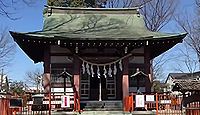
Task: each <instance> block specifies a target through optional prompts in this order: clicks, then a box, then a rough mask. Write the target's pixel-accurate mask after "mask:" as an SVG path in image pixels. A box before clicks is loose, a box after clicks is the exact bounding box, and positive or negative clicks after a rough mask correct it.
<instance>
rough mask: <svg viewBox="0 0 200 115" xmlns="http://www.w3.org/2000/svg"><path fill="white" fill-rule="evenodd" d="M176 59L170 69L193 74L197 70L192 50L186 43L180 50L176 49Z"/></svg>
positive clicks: (196, 61)
mask: <svg viewBox="0 0 200 115" xmlns="http://www.w3.org/2000/svg"><path fill="white" fill-rule="evenodd" d="M175 53H176V55H178V57H175V59H174V61H175V62H174V65H173V66H172V68H173V69H174V70H175V71H178V72H182V73H185V72H187V73H194V72H195V71H196V70H197V69H198V59H197V56H196V55H193V54H195V52H194V50H193V49H192V48H191V46H189V45H188V44H187V43H185V42H184V43H183V45H182V46H181V48H178V49H177V51H176V52H175Z"/></svg>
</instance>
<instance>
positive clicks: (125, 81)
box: [122, 58, 129, 110]
mask: <svg viewBox="0 0 200 115" xmlns="http://www.w3.org/2000/svg"><path fill="white" fill-rule="evenodd" d="M128 64H129V58H125V59H124V60H123V76H122V93H123V107H124V110H125V108H126V104H125V101H126V100H125V99H126V96H129V78H128Z"/></svg>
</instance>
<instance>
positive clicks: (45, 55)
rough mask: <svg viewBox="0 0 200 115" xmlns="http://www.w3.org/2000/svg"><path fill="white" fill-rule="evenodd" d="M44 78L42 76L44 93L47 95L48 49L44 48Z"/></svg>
mask: <svg viewBox="0 0 200 115" xmlns="http://www.w3.org/2000/svg"><path fill="white" fill-rule="evenodd" d="M43 66H44V76H43V86H44V90H45V93H49V92H50V90H51V89H50V80H51V78H50V76H51V75H50V70H51V67H50V47H47V46H46V47H45V49H44V65H43Z"/></svg>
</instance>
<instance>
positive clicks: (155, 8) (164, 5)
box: [141, 0, 178, 31]
mask: <svg viewBox="0 0 200 115" xmlns="http://www.w3.org/2000/svg"><path fill="white" fill-rule="evenodd" d="M177 3H178V0H151V1H150V2H148V3H146V4H145V5H144V6H143V8H141V13H142V14H143V16H144V19H145V24H146V27H147V28H148V29H149V30H151V31H160V30H161V29H162V28H163V27H164V26H165V25H166V24H168V23H169V22H170V21H171V20H172V18H173V16H174V13H175V11H176V7H177Z"/></svg>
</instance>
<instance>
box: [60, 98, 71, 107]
mask: <svg viewBox="0 0 200 115" xmlns="http://www.w3.org/2000/svg"><path fill="white" fill-rule="evenodd" d="M61 107H62V108H66V107H70V96H66V95H64V96H62V97H61Z"/></svg>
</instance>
